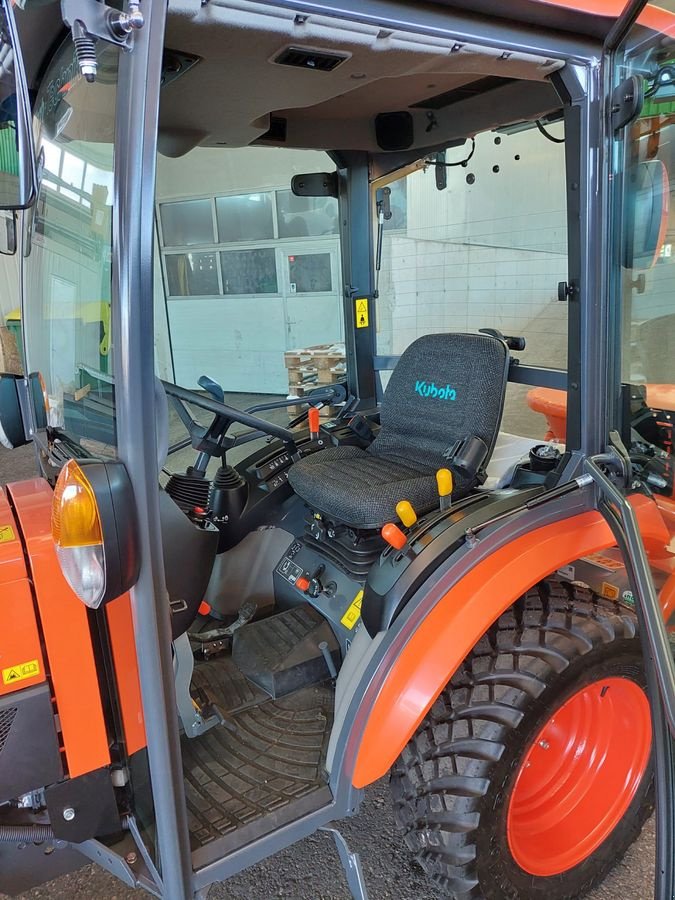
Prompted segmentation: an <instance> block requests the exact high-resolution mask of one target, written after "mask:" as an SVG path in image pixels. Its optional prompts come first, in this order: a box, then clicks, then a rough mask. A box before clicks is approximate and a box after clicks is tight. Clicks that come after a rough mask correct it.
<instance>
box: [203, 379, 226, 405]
mask: <svg viewBox="0 0 675 900" xmlns="http://www.w3.org/2000/svg"><path fill="white" fill-rule="evenodd" d="M197 384H198V385H199V387H200V388H203V389H204V390H205V391H206V392H207V394H211V396H212V397H213V399H214V400H215V401H216V403H224V402H225V391H224V390H223V389H222V388H221V386H220V385H219V384H218V382H217V381H214V380H213V378H209V376H208V375H201V376H200V378H199V381H198V382H197Z"/></svg>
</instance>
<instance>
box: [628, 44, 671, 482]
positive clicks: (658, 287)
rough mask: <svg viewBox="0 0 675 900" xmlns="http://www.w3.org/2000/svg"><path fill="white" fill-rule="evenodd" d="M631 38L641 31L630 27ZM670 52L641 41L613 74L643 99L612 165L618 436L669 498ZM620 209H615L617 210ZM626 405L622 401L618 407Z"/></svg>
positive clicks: (658, 45)
mask: <svg viewBox="0 0 675 900" xmlns="http://www.w3.org/2000/svg"><path fill="white" fill-rule="evenodd" d="M634 31H635V34H636V36H640V37H641V38H644V37H645V32H644V31H641V30H640V29H635V30H634ZM674 58H675V56H674V55H673V54H672V52H671V53H670V54H665V55H664V52H663V51H662V49H661V44H660V43H657V42H653V43H652V42H650V41H647V42H646V44H645V43H644V42H643V41H641V43H640V44H639V49H637V50H636V52H635V53H634V55H632V56H631V55H629V56H628V58H627V60H626V61H625V64H624V65H623V66H621V67H619V70H618V71H617V73H616V77H617V80H622V79H623V78H625V77H626V76H627V75H632V74H634V73H639V74H641V75H642V76H643V77H644V78H645V82H646V89H645V98H646V99H645V103H644V106H643V108H642V112H641V113H640V116H639V118H638V119H637V120H636V121H635V122H633V123H632V124H631V125H630V126H629V127H628V128H627V129H626V131H625V134H624V138H625V140H624V142H623V145H621V144H618V145H617V149H618V155H617V157H616V160H615V165H616V167H617V169H618V170H619V173H618V178H619V179H622V181H623V187H622V194H621V197H620V201H619V208H620V217H619V218H618V220H617V221H620V222H621V223H622V235H621V239H620V247H619V253H620V257H621V276H620V282H619V284H618V285H617V286H618V287H619V288H620V290H621V295H622V333H623V336H622V357H621V359H622V363H621V379H622V381H623V382H624V384H627V385H629V388H628V390H629V391H630V396H631V400H630V407H631V409H630V421H629V422H628V421H624V423H623V429H624V434H625V435H626V436H627V438H628V439H629V441H631V443H632V446H633V450H634V451H635V452H642V453H645V454H646V455H647V457H648V458H649V460H650V461H649V463H648V465H649V468H650V469H651V470H652V471H655V472H657V474H659V475H661V476H663V478H664V481H665V484H664V486H663V487H661V488H659V487H658V486H655V487H654V488H653V489H655V490H656V491H657V492H659V493H662V494H666V495H668V496H673V494H674V490H673V454H674V453H675V450H674V447H675V444H674V437H675V436H674V435H673V424H674V422H673V420H674V419H675V254H673V244H674V243H675V197H674V192H675V189H674V186H673V181H672V175H671V173H673V172H675V125H674V124H673V111H674V110H675V82H674V81H673V77H672V76H673V59H674ZM617 211H618V210H617ZM624 409H625V405H624Z"/></svg>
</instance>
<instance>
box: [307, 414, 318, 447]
mask: <svg viewBox="0 0 675 900" xmlns="http://www.w3.org/2000/svg"><path fill="white" fill-rule="evenodd" d="M307 421H308V422H309V438H310V440H311V441H317V440H318V439H319V410H318V409H317V408H316V406H310V408H309V412H308V413H307Z"/></svg>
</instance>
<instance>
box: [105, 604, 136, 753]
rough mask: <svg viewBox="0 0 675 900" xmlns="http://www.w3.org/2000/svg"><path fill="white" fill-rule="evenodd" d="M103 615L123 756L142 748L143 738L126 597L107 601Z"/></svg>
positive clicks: (130, 619)
mask: <svg viewBox="0 0 675 900" xmlns="http://www.w3.org/2000/svg"><path fill="white" fill-rule="evenodd" d="M105 612H106V616H107V617H108V631H109V634H110V644H111V649H112V655H113V664H114V666H115V680H116V682H117V695H118V697H119V703H120V712H121V714H122V727H123V728H124V741H125V744H126V750H127V753H128V754H129V755H131V754H132V753H136V751H137V750H140V749H141V748H142V747H145V744H146V738H145V725H144V722H143V701H142V700H141V683H140V679H139V676H138V659H137V657H136V642H135V638H134V625H133V619H132V614H131V598H130V597H129V594H123V595H122V596H121V597H117V598H116V599H115V600H111V601H110V602H109V603H107V604H106V607H105Z"/></svg>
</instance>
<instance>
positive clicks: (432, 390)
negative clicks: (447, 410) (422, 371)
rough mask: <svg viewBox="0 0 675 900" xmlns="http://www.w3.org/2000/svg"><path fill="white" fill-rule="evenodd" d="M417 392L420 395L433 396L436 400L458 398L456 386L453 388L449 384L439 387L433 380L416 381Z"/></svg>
mask: <svg viewBox="0 0 675 900" xmlns="http://www.w3.org/2000/svg"><path fill="white" fill-rule="evenodd" d="M415 393H416V394H419V395H420V397H432V398H433V399H435V400H456V399H457V391H456V390H455V389H454V388H451V387H450V385H449V384H446V385H445V387H441V388H439V387H436V385H435V384H434V382H433V381H432V382H431V383H429V382H428V381H416V382H415Z"/></svg>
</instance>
